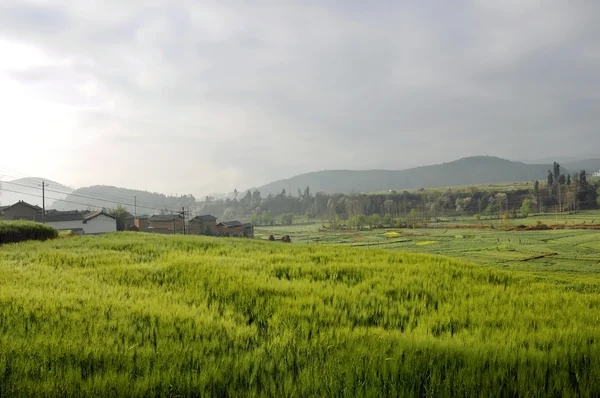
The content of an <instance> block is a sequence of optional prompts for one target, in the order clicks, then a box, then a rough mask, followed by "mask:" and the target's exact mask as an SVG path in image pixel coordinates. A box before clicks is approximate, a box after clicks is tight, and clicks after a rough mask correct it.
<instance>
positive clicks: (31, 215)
mask: <svg viewBox="0 0 600 398" xmlns="http://www.w3.org/2000/svg"><path fill="white" fill-rule="evenodd" d="M41 214H42V208H41V207H39V206H35V205H31V204H29V203H27V202H23V201H22V200H20V201H18V202H17V203H15V204H12V205H10V206H0V220H29V221H35V217H36V216H37V215H41Z"/></svg>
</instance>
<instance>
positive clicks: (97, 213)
mask: <svg viewBox="0 0 600 398" xmlns="http://www.w3.org/2000/svg"><path fill="white" fill-rule="evenodd" d="M99 215H105V216H106V217H110V218H113V219H114V217H113V216H111V215H110V214H108V213H105V212H103V211H93V212H91V213H88V214H86V215H85V217H84V218H83V220H84V221H89V220H91V219H92V218H94V217H98V216H99Z"/></svg>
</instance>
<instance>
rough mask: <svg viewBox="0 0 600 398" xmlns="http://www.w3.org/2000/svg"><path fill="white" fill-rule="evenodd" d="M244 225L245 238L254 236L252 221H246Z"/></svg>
mask: <svg viewBox="0 0 600 398" xmlns="http://www.w3.org/2000/svg"><path fill="white" fill-rule="evenodd" d="M242 227H243V228H244V238H254V225H252V223H250V222H247V223H244V224H243V226H242Z"/></svg>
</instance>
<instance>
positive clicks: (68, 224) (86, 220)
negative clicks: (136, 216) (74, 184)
mask: <svg viewBox="0 0 600 398" xmlns="http://www.w3.org/2000/svg"><path fill="white" fill-rule="evenodd" d="M36 221H42V216H41V215H37V216H36ZM46 225H48V226H50V227H52V228H54V229H57V230H59V231H65V230H71V231H82V232H83V234H85V235H97V234H106V233H109V232H116V231H117V220H116V219H115V218H114V217H113V216H111V215H110V214H108V213H105V212H103V211H92V212H86V211H78V210H73V211H58V210H51V211H49V212H47V213H46Z"/></svg>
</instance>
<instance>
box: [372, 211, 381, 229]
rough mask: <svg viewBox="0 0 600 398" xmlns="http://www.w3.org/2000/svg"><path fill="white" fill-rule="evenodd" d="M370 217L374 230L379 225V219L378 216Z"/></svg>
mask: <svg viewBox="0 0 600 398" xmlns="http://www.w3.org/2000/svg"><path fill="white" fill-rule="evenodd" d="M371 217H372V221H373V226H374V227H375V228H377V227H378V226H380V225H381V217H379V214H373V215H372V216H371Z"/></svg>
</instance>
